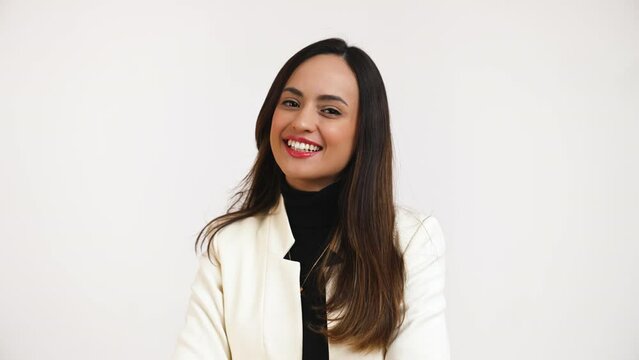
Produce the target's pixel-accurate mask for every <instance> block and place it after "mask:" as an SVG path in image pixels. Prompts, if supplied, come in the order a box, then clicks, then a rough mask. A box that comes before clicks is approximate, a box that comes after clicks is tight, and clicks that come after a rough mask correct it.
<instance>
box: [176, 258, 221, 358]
mask: <svg viewBox="0 0 639 360" xmlns="http://www.w3.org/2000/svg"><path fill="white" fill-rule="evenodd" d="M223 291H224V290H223V286H222V277H221V271H220V264H219V261H218V260H217V259H216V258H215V257H213V259H211V260H209V258H208V255H207V254H206V252H204V253H203V254H201V255H200V257H199V267H198V270H197V274H196V276H195V280H194V281H193V283H192V286H191V296H190V299H189V303H188V308H187V312H186V320H185V324H184V326H183V328H182V331H181V333H180V335H179V337H178V340H177V344H176V347H175V351H174V353H173V357H172V359H173V360H204V359H231V351H230V348H229V344H228V339H227V337H226V330H225V326H224V297H223Z"/></svg>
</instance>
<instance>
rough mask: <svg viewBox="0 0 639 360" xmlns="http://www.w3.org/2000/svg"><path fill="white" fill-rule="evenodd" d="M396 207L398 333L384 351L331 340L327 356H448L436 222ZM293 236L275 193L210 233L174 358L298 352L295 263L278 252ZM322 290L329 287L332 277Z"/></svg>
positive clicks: (437, 359)
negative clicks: (265, 207) (271, 202)
mask: <svg viewBox="0 0 639 360" xmlns="http://www.w3.org/2000/svg"><path fill="white" fill-rule="evenodd" d="M396 209H397V216H396V224H397V229H398V232H399V239H400V244H401V250H402V252H403V254H404V262H405V266H406V271H407V277H406V283H405V290H404V291H405V295H404V296H405V297H404V303H405V308H404V309H405V311H406V316H405V319H404V322H403V324H402V326H401V328H400V330H399V333H398V336H397V337H396V338H395V340H394V341H393V342H392V343H391V344H390V346H389V348H388V350H387V352H386V353H385V354H384V353H383V351H381V350H380V351H376V352H372V353H369V354H362V353H356V352H354V351H353V350H352V349H351V348H349V347H348V346H345V345H342V344H336V343H332V342H329V344H328V346H329V358H330V359H331V360H347V359H349V360H350V359H353V360H355V359H367V360H382V359H386V360H417V359H423V360H445V359H449V358H450V355H449V344H448V334H447V327H446V319H445V314H444V309H445V308H446V300H445V298H444V276H445V267H444V250H445V246H444V236H443V234H442V230H441V228H440V225H439V222H438V221H437V220H436V219H435V218H434V217H433V216H423V215H421V214H418V213H416V212H414V211H410V210H408V209H405V208H402V207H399V206H397V207H396ZM294 242H295V239H294V238H293V234H292V232H291V229H290V226H289V222H288V217H287V215H286V209H285V207H284V201H283V199H282V197H281V195H280V198H279V201H278V204H277V206H276V207H275V208H274V209H273V210H271V211H270V212H269V213H268V214H267V215H262V216H255V217H251V218H247V219H243V220H240V221H237V222H235V223H233V224H231V225H228V226H226V227H224V228H223V229H222V230H220V231H219V232H218V233H217V234H216V236H215V239H214V241H213V250H214V252H213V254H212V255H213V257H214V259H213V263H211V262H210V261H209V259H208V257H207V255H206V253H203V254H202V255H200V258H199V269H198V271H197V274H196V276H195V280H194V282H193V285H192V287H191V296H190V300H189V303H188V308H187V312H186V319H185V324H184V327H183V329H182V331H181V333H180V335H179V337H178V339H177V345H176V347H175V352H174V354H173V358H172V359H173V360H196V359H197V360H204V359H211V360H215V359H231V358H232V359H235V360H261V359H273V360H289V359H291V360H299V359H302V305H301V299H300V291H299V288H300V264H299V262H297V261H291V260H288V259H285V258H284V256H285V254H286V252H287V251H288V250H289V249H290V248H291V246H292V245H293V243H294ZM326 294H327V297H329V296H330V295H331V294H332V282H331V281H329V282H328V284H327V285H326ZM335 315H336V314H335V313H330V314H329V318H330V317H334V316H335ZM327 326H328V327H329V328H331V327H332V322H329V323H328V324H327Z"/></svg>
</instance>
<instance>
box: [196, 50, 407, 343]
mask: <svg viewBox="0 0 639 360" xmlns="http://www.w3.org/2000/svg"><path fill="white" fill-rule="evenodd" d="M319 54H335V55H338V56H341V57H342V58H343V59H344V60H345V61H346V62H347V64H348V65H349V67H350V68H351V70H352V71H353V72H354V73H355V76H356V78H357V85H358V88H359V111H358V117H357V128H356V135H355V149H354V152H353V156H352V157H351V159H350V160H349V162H348V164H347V165H346V167H345V168H344V169H343V170H342V172H341V173H340V175H339V177H340V181H343V185H342V187H341V188H342V190H341V192H340V194H339V200H338V212H339V214H338V220H337V225H336V227H335V229H334V232H333V239H332V241H331V248H332V249H333V251H335V252H336V253H337V254H338V256H339V257H340V258H341V259H342V262H341V263H339V264H338V266H337V267H335V266H331V267H329V266H327V260H328V257H323V259H322V261H321V262H320V264H319V269H320V271H319V273H318V275H317V276H318V277H317V279H318V281H317V284H318V287H319V289H318V290H319V291H320V293H321V294H324V292H325V285H326V282H327V281H328V280H329V279H331V278H332V280H333V281H334V292H333V294H332V296H331V297H330V298H329V299H327V301H326V311H327V312H332V311H337V313H339V314H340V316H339V318H338V319H332V318H329V319H328V320H329V321H332V320H339V321H336V322H335V325H334V326H333V327H332V328H331V329H330V331H329V329H327V328H316V329H314V330H315V331H318V332H321V333H323V334H324V335H326V336H327V337H328V338H329V339H330V340H331V341H332V342H337V343H345V344H349V345H350V346H351V347H352V348H353V349H355V350H356V351H361V352H369V351H374V350H376V349H378V350H379V349H382V350H385V349H386V348H387V347H388V345H389V344H390V342H391V341H392V340H393V339H394V337H395V336H396V334H397V330H398V328H399V326H400V325H401V323H402V322H403V320H404V314H403V310H402V306H403V305H402V304H403V296H404V281H405V270H404V260H403V257H402V254H401V252H400V250H399V248H398V235H397V231H396V229H395V207H394V199H393V174H392V171H393V169H392V167H393V164H392V161H393V152H392V142H391V131H390V115H389V110H388V100H387V97H386V89H385V86H384V82H383V80H382V77H381V74H380V73H379V70H378V69H377V66H376V65H375V63H374V62H373V61H372V59H371V58H370V57H369V56H368V55H367V54H366V53H365V52H364V51H363V50H361V49H359V48H357V47H355V46H348V45H347V44H346V42H345V41H344V40H342V39H339V38H331V39H325V40H321V41H318V42H316V43H313V44H311V45H309V46H307V47H305V48H303V49H302V50H300V51H299V52H297V53H296V54H295V55H293V56H292V57H291V58H290V59H289V60H288V61H287V62H286V63H285V64H284V66H283V67H282V69H280V71H279V72H278V74H277V76H276V77H275V80H274V81H273V84H272V85H271V88H270V89H269V92H268V94H267V95H266V99H265V100H264V104H263V105H262V108H261V110H260V113H259V115H258V117H257V123H256V126H255V141H256V143H257V150H258V153H257V157H256V159H255V163H254V164H253V167H252V168H251V170H250V171H249V173H248V174H247V175H246V176H245V177H244V179H243V180H242V182H241V183H240V185H239V188H240V190H239V191H238V192H237V193H236V194H235V196H234V201H232V203H231V206H230V207H229V209H228V211H227V213H226V214H224V215H222V216H219V217H217V218H215V219H213V220H211V221H210V222H209V223H208V224H207V225H206V226H205V227H204V228H203V229H202V231H200V233H199V235H198V237H197V240H196V242H195V247H196V252H197V248H198V244H199V245H200V249H202V246H203V245H204V244H207V246H206V248H207V253H208V256H209V258H211V251H210V249H211V242H212V240H213V238H214V236H215V234H216V233H217V232H218V231H219V230H220V229H222V228H223V227H225V226H227V225H229V224H232V223H233V222H235V221H238V220H241V219H244V218H247V217H250V216H254V215H258V214H265V213H267V212H268V211H269V210H271V209H272V208H274V207H275V206H276V205H277V201H278V199H279V196H280V194H281V189H280V184H279V179H280V176H283V173H282V170H281V169H280V168H279V166H278V165H277V163H276V162H275V159H274V157H273V153H272V151H271V147H270V140H269V134H270V129H271V121H272V117H273V113H274V111H275V107H276V106H277V104H278V101H279V98H280V96H281V93H282V90H283V88H284V86H285V85H286V82H287V81H288V79H289V77H290V76H291V74H292V73H293V71H294V70H295V69H296V68H297V67H298V66H299V65H300V64H301V63H303V62H304V61H305V60H308V59H309V58H311V57H313V56H315V55H319ZM320 315H321V316H323V317H324V316H326V315H325V314H320Z"/></svg>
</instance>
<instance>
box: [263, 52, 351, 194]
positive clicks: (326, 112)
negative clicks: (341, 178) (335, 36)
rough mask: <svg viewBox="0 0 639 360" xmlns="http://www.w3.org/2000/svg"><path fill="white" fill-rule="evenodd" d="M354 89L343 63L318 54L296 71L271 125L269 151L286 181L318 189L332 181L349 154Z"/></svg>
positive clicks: (308, 188)
mask: <svg viewBox="0 0 639 360" xmlns="http://www.w3.org/2000/svg"><path fill="white" fill-rule="evenodd" d="M358 100H359V90H358V87H357V80H356V78H355V74H354V73H353V71H352V70H351V69H350V67H349V66H348V64H347V63H346V61H345V60H344V59H342V58H341V57H339V56H337V55H332V54H322V55H316V56H313V57H311V58H310V59H308V60H306V61H304V62H303V63H302V64H301V65H299V66H298V67H297V69H295V71H294V72H293V74H291V77H290V78H289V79H288V82H287V83H286V86H284V90H283V91H282V94H281V95H280V99H279V101H278V104H277V107H276V108H275V112H274V113H273V122H272V125H271V134H270V142H271V150H272V151H273V156H274V157H275V161H276V162H277V164H278V165H279V167H280V168H281V169H282V171H283V172H284V174H285V175H286V180H287V181H288V183H289V184H290V185H291V186H292V187H294V188H296V189H299V190H305V191H318V190H321V189H322V188H324V187H326V186H328V185H330V184H332V183H333V182H335V180H336V178H337V175H338V174H339V173H340V172H341V171H342V170H343V169H344V167H345V166H346V164H347V163H348V161H349V159H350V158H351V155H352V153H353V146H354V142H355V129H356V125H357V124H356V123H357V111H358V107H359V104H358Z"/></svg>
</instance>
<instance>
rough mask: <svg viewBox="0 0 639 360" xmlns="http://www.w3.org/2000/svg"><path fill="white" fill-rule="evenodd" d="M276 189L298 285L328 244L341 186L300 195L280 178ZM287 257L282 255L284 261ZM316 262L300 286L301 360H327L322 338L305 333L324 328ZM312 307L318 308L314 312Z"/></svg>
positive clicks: (332, 254) (334, 185)
mask: <svg viewBox="0 0 639 360" xmlns="http://www.w3.org/2000/svg"><path fill="white" fill-rule="evenodd" d="M280 185H281V186H280V187H281V189H282V196H283V197H284V206H285V208H286V214H287V215H288V221H289V224H290V225H291V232H292V233H293V237H294V238H295V243H294V244H293V246H292V247H291V250H290V257H291V260H293V261H298V262H299V263H300V285H301V284H302V283H303V282H304V279H305V278H306V275H307V274H308V272H309V270H311V267H312V266H313V264H314V263H315V261H316V260H317V259H318V258H319V257H320V255H321V254H322V252H323V251H324V249H325V248H326V245H327V244H328V240H329V236H330V234H331V231H332V230H333V229H334V227H335V225H336V223H337V213H338V211H337V209H338V207H337V202H338V198H339V192H340V186H341V182H335V183H333V184H330V185H328V186H326V187H324V188H323V189H322V190H319V191H301V190H297V189H294V188H293V187H291V186H290V185H289V184H288V182H287V181H286V180H285V179H284V176H281V178H280ZM288 256H289V254H287V255H286V259H288ZM324 256H331V261H330V262H329V263H333V262H336V261H338V260H337V258H334V256H335V255H334V253H330V251H328V250H327V252H326V253H325V254H324ZM319 263H320V261H318V262H317V265H315V268H313V271H312V273H311V274H310V275H309V276H308V279H307V280H306V282H305V283H304V285H303V287H304V292H303V293H301V298H302V321H303V329H304V331H303V339H304V340H303V356H302V359H303V360H320V359H321V360H328V343H327V341H326V337H325V336H324V335H322V334H318V333H316V332H314V331H312V330H310V329H309V326H308V325H309V324H311V323H312V324H314V325H315V326H318V325H319V326H322V327H324V328H326V320H325V319H322V318H320V317H319V314H318V312H317V311H321V312H323V314H324V315H325V314H326V296H325V294H320V293H319V291H318V289H317V284H316V279H315V276H314V275H316V274H317V271H318V266H319ZM313 307H319V309H320V310H317V311H316V310H315V309H313Z"/></svg>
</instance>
